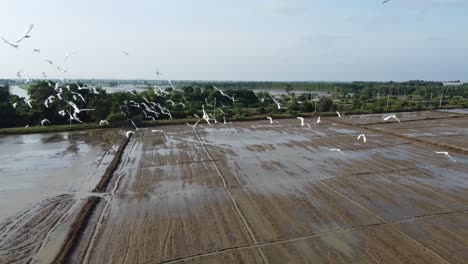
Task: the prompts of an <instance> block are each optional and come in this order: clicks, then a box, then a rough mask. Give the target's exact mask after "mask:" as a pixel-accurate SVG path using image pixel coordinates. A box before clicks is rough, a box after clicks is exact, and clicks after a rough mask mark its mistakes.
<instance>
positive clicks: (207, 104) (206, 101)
mask: <svg viewBox="0 0 468 264" xmlns="http://www.w3.org/2000/svg"><path fill="white" fill-rule="evenodd" d="M205 103H206V106H211V107H212V106H213V105H212V104H209V103H208V100H207V99H206V98H205Z"/></svg>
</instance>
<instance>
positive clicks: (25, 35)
mask: <svg viewBox="0 0 468 264" xmlns="http://www.w3.org/2000/svg"><path fill="white" fill-rule="evenodd" d="M33 28H34V24H31V25H29V27H28V29H27V30H26V32H25V33H24V34H23V36H22V37H21V38H20V39H18V40H17V41H16V43H20V42H21V41H22V40H23V39H27V38H30V37H31V36H30V35H29V33H31V31H32V30H33Z"/></svg>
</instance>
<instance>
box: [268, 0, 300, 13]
mask: <svg viewBox="0 0 468 264" xmlns="http://www.w3.org/2000/svg"><path fill="white" fill-rule="evenodd" d="M261 9H262V10H263V11H264V12H266V13H270V14H279V15H294V14H297V13H301V12H304V11H305V7H304V2H303V1H300V0H267V1H266V2H265V3H264V4H263V6H262V7H261Z"/></svg>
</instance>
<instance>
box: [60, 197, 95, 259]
mask: <svg viewBox="0 0 468 264" xmlns="http://www.w3.org/2000/svg"><path fill="white" fill-rule="evenodd" d="M100 201H101V197H97V196H91V197H88V198H87V199H86V202H85V204H84V205H83V207H82V208H81V211H80V212H79V213H78V216H77V217H76V218H75V221H74V222H73V224H72V225H71V227H70V230H69V231H68V234H67V236H66V237H65V240H64V241H65V242H64V243H63V244H62V248H61V249H60V253H59V254H58V255H57V256H55V259H54V260H53V261H52V263H57V264H58V263H69V262H70V261H69V258H70V256H71V254H72V253H73V250H74V249H75V247H76V245H77V241H78V239H79V237H80V235H81V233H82V232H83V230H84V229H85V228H86V226H87V224H88V221H89V218H90V217H91V215H92V214H93V212H94V209H95V208H96V206H97V205H98V203H99V202H100Z"/></svg>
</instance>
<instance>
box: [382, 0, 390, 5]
mask: <svg viewBox="0 0 468 264" xmlns="http://www.w3.org/2000/svg"><path fill="white" fill-rule="evenodd" d="M387 2H390V0H384V1H383V2H382V4H383V5H385V4H386V3H387Z"/></svg>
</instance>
